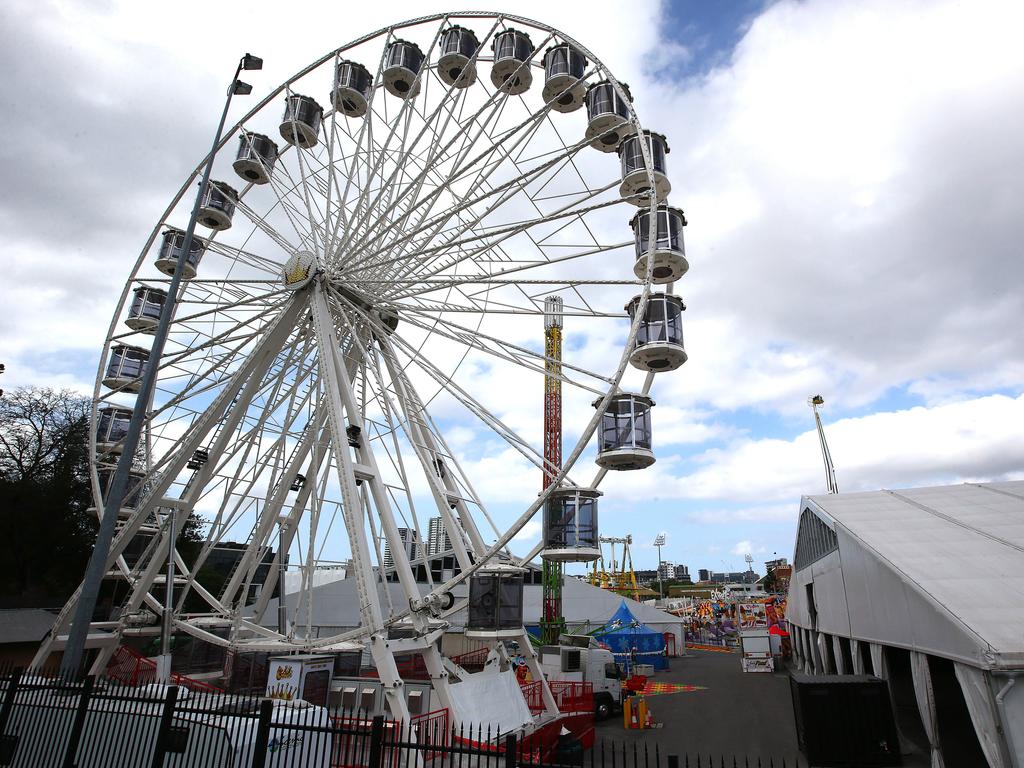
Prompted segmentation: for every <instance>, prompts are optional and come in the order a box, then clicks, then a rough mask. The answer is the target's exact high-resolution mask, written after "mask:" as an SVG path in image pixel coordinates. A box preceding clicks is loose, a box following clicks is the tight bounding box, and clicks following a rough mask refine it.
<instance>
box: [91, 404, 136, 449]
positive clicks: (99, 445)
mask: <svg viewBox="0 0 1024 768" xmlns="http://www.w3.org/2000/svg"><path fill="white" fill-rule="evenodd" d="M98 414H99V417H98V418H97V420H96V450H97V451H98V452H99V453H121V448H122V446H121V445H120V443H121V441H122V440H124V438H125V435H127V434H128V424H129V422H131V420H132V409H131V408H121V407H118V406H112V405H108V406H106V407H103V408H100V409H99V411H98Z"/></svg>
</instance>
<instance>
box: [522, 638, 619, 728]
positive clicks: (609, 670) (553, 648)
mask: <svg viewBox="0 0 1024 768" xmlns="http://www.w3.org/2000/svg"><path fill="white" fill-rule="evenodd" d="M539 662H540V668H541V671H542V672H543V673H544V676H545V677H546V678H547V679H548V680H567V681H571V682H582V683H590V684H591V685H592V686H593V689H594V715H595V717H597V719H599V720H600V719H603V718H605V717H608V716H609V715H610V714H612V713H613V712H616V711H618V710H619V709H621V707H622V670H621V668H620V667H619V665H618V664H616V663H615V656H614V655H613V654H612V652H611V651H609V650H608V649H607V648H602V647H601V646H600V645H599V644H598V642H597V640H595V639H594V638H593V637H590V636H589V635H562V636H561V638H559V644H558V645H545V646H542V647H541V649H540V654H539Z"/></svg>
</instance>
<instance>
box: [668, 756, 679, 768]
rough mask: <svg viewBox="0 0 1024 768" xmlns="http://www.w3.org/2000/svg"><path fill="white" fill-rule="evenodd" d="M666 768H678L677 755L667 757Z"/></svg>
mask: <svg viewBox="0 0 1024 768" xmlns="http://www.w3.org/2000/svg"><path fill="white" fill-rule="evenodd" d="M668 768H679V755H669V756H668Z"/></svg>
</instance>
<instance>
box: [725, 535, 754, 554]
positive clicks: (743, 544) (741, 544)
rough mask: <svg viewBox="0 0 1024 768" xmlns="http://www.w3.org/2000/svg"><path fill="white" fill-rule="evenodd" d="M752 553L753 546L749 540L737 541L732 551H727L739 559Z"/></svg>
mask: <svg viewBox="0 0 1024 768" xmlns="http://www.w3.org/2000/svg"><path fill="white" fill-rule="evenodd" d="M753 551H754V544H753V543H752V542H751V541H750V539H743V540H741V541H737V542H736V543H735V544H734V545H733V547H732V549H730V550H729V552H730V553H731V554H733V555H739V556H740V557H742V556H743V555H749V554H751V553H753Z"/></svg>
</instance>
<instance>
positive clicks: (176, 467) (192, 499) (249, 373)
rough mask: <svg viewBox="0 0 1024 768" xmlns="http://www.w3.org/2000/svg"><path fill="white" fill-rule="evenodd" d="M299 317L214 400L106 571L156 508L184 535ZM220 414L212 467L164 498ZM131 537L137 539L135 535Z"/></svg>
mask: <svg viewBox="0 0 1024 768" xmlns="http://www.w3.org/2000/svg"><path fill="white" fill-rule="evenodd" d="M298 311H299V303H298V302H293V303H292V304H290V305H289V306H288V307H287V308H285V309H284V310H283V311H282V313H281V315H280V316H279V317H278V319H277V322H276V323H275V324H274V325H273V326H272V328H271V329H270V330H268V332H267V334H266V335H265V336H264V338H263V340H262V341H261V342H260V343H259V344H258V345H257V347H256V349H255V350H254V351H253V353H252V355H250V357H249V358H248V359H247V360H246V363H245V364H244V365H243V366H242V367H241V368H240V369H238V371H236V373H235V375H234V376H233V377H232V380H231V383H230V384H229V385H228V386H227V387H225V389H224V390H222V392H221V393H220V395H218V396H217V398H215V399H214V402H213V403H212V404H211V405H210V407H209V408H208V409H207V412H206V413H205V414H204V417H205V418H203V419H202V422H203V427H202V428H201V429H200V430H197V433H195V434H193V435H192V436H191V439H190V440H188V441H187V442H186V443H184V444H183V445H182V447H181V448H179V451H178V455H177V456H176V457H175V459H174V460H172V461H171V462H170V463H169V466H168V470H167V474H166V475H165V476H164V477H162V478H161V480H160V481H159V483H157V485H156V487H155V488H154V489H153V490H152V491H151V492H150V494H149V495H148V496H147V497H146V499H145V501H144V502H143V503H141V504H140V505H139V508H138V509H136V511H135V513H134V514H133V516H132V517H131V519H130V520H129V525H128V526H126V527H125V529H124V530H123V531H122V533H121V534H120V535H119V536H118V537H117V539H115V541H114V544H113V546H112V547H111V552H110V556H109V558H108V563H107V569H108V570H109V568H110V566H111V564H112V562H111V561H116V558H117V557H118V556H120V555H121V553H122V552H123V551H124V548H125V547H126V546H127V544H128V541H129V540H130V538H131V536H130V535H127V532H128V531H131V528H132V524H133V523H134V524H135V529H136V530H137V528H138V526H139V525H141V520H143V519H145V516H148V515H149V513H150V511H151V509H152V508H153V507H156V506H167V507H171V508H172V510H173V511H172V512H170V514H173V515H174V516H175V521H174V522H175V524H174V528H175V529H177V530H179V531H180V530H181V529H182V527H183V526H184V523H185V521H186V520H187V519H188V516H189V515H190V514H192V510H193V508H194V507H195V503H196V501H197V500H198V497H199V495H200V494H201V493H202V490H203V488H204V487H205V485H206V483H207V482H208V481H209V478H210V476H211V475H212V474H213V470H214V467H216V466H217V463H218V462H219V460H220V458H221V457H222V456H223V454H224V451H225V449H226V448H227V447H228V445H229V443H230V442H231V440H232V435H233V434H234V431H235V429H236V428H237V427H238V424H239V423H240V422H241V420H242V418H243V417H244V416H245V413H246V411H247V409H248V407H249V403H250V401H251V400H252V398H253V396H254V395H255V394H256V392H257V390H258V389H259V386H260V382H261V380H262V378H263V375H264V374H265V373H266V371H267V369H268V368H269V367H270V364H271V362H272V361H273V359H274V357H275V356H276V355H277V353H278V351H279V350H280V347H281V344H282V343H283V342H284V340H285V339H286V338H287V336H288V334H289V333H290V332H291V330H292V328H293V327H294V322H295V318H296V316H297V315H298ZM236 395H237V398H236ZM225 412H226V413H225ZM218 414H224V420H223V423H222V424H221V425H220V427H219V429H218V432H217V437H216V439H215V440H214V442H213V444H212V445H211V446H210V448H209V450H208V452H207V453H208V456H209V458H208V461H207V462H206V463H205V464H204V465H203V466H202V468H201V469H199V470H197V471H196V472H195V474H194V475H193V476H192V478H191V479H190V480H189V481H188V483H187V484H186V486H185V489H184V491H183V492H182V494H181V498H179V499H174V500H171V499H166V498H162V496H163V494H165V493H166V492H167V490H168V488H169V487H170V485H171V483H172V482H173V480H174V479H175V478H176V477H177V476H178V474H179V473H180V472H181V470H182V469H184V468H185V464H186V463H187V461H188V459H189V458H190V457H191V455H192V452H193V451H194V450H195V448H196V447H198V445H199V444H200V443H201V442H202V441H203V440H204V439H205V438H206V436H207V435H208V434H209V432H210V431H212V429H213V428H214V426H215V424H216V421H217V420H218V418H220V417H219V415H218ZM147 502H148V503H147ZM131 535H134V532H132V534H131ZM170 545H171V543H170V542H169V541H167V539H166V536H165V537H164V540H163V541H161V543H160V544H159V546H158V547H157V548H156V551H155V552H154V553H153V554H152V556H151V557H150V560H149V562H148V564H147V565H146V568H145V570H144V571H143V572H142V574H141V575H140V577H139V579H138V580H137V581H136V582H135V584H134V585H133V589H132V593H131V595H130V597H129V599H128V601H127V603H126V606H125V610H126V611H127V612H129V613H134V612H135V611H137V610H138V609H139V606H140V605H141V604H142V602H143V600H146V599H147V595H149V594H150V590H151V588H152V586H153V583H154V581H155V579H156V577H157V575H159V572H160V570H161V568H162V567H163V565H164V563H165V562H166V561H167V554H168V551H169V549H168V548H169V546H170ZM165 608H167V606H165ZM114 650H115V649H114V647H113V646H108V647H104V648H102V649H100V651H99V653H98V654H97V656H96V658H95V660H94V661H93V664H92V667H91V673H92V674H101V673H102V672H103V670H104V668H105V667H106V664H107V662H109V660H110V657H111V655H112V654H113V652H114Z"/></svg>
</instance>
